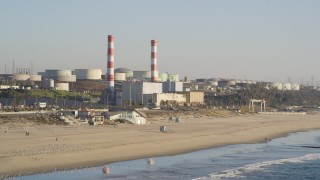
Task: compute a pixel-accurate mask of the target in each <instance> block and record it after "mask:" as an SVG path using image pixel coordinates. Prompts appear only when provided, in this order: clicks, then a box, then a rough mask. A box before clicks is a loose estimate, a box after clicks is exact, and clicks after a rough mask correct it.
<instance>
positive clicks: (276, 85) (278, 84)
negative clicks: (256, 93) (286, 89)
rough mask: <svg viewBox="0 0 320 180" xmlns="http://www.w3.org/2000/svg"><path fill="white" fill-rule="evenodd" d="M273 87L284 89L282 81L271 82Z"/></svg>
mask: <svg viewBox="0 0 320 180" xmlns="http://www.w3.org/2000/svg"><path fill="white" fill-rule="evenodd" d="M270 87H271V88H276V89H278V90H282V83H281V82H272V83H271V84H270Z"/></svg>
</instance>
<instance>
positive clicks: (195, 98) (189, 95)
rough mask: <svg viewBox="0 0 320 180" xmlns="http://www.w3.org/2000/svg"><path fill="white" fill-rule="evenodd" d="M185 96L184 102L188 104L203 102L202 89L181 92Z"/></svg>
mask: <svg viewBox="0 0 320 180" xmlns="http://www.w3.org/2000/svg"><path fill="white" fill-rule="evenodd" d="M183 93H184V94H185V96H186V102H187V104H189V105H200V104H204V92H202V91H190V92H183Z"/></svg>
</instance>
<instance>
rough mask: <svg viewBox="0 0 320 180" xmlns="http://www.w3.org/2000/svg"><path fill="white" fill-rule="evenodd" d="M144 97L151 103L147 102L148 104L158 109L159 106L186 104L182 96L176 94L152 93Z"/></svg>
mask: <svg viewBox="0 0 320 180" xmlns="http://www.w3.org/2000/svg"><path fill="white" fill-rule="evenodd" d="M145 97H147V99H151V103H150V102H149V104H152V105H155V106H156V107H159V106H160V105H161V104H166V105H184V104H185V103H186V102H187V101H186V97H185V95H184V94H176V93H160V94H157V93H154V94H150V95H146V96H145Z"/></svg>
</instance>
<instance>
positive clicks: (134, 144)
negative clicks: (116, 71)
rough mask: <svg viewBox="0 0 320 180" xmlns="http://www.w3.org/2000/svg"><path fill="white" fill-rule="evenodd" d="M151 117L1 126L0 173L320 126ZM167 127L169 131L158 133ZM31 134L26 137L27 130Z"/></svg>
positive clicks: (277, 119) (308, 118)
mask: <svg viewBox="0 0 320 180" xmlns="http://www.w3.org/2000/svg"><path fill="white" fill-rule="evenodd" d="M180 118H181V122H180V123H169V122H168V117H153V118H151V119H149V120H151V122H152V123H151V124H148V125H141V126H138V125H129V124H121V125H119V126H117V127H113V126H95V127H93V126H46V125H43V126H34V127H10V128H7V127H3V126H2V127H0V130H1V132H0V142H1V148H0V177H2V178H3V177H8V176H17V175H25V174H35V173H41V172H47V171H54V170H63V169H72V168H84V167H89V166H99V165H104V164H108V163H111V162H117V161H124V160H132V159H139V158H149V157H155V156H163V155H173V154H180V153H185V152H191V151H195V150H200V149H206V148H211V147H218V146H225V145H230V144H240V143H257V142H264V140H265V138H268V139H272V138H276V137H280V136H284V135H286V134H288V133H290V132H297V131H305V130H309V129H319V128H320V123H319V122H320V114H307V115H258V114H256V115H251V114H245V115H235V116H231V117H224V118H221V117H213V116H204V115H202V116H199V115H197V116H194V115H190V114H189V115H185V116H180ZM160 125H166V126H167V127H168V132H167V133H162V132H160V131H159V127H160ZM26 131H29V132H30V135H29V136H26V135H25V132H26Z"/></svg>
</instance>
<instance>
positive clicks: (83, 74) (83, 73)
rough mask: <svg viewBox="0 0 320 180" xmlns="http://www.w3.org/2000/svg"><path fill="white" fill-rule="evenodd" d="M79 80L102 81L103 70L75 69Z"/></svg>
mask: <svg viewBox="0 0 320 180" xmlns="http://www.w3.org/2000/svg"><path fill="white" fill-rule="evenodd" d="M74 73H75V75H76V76H77V79H80V80H100V79H101V75H102V70H101V69H75V70H74Z"/></svg>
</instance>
